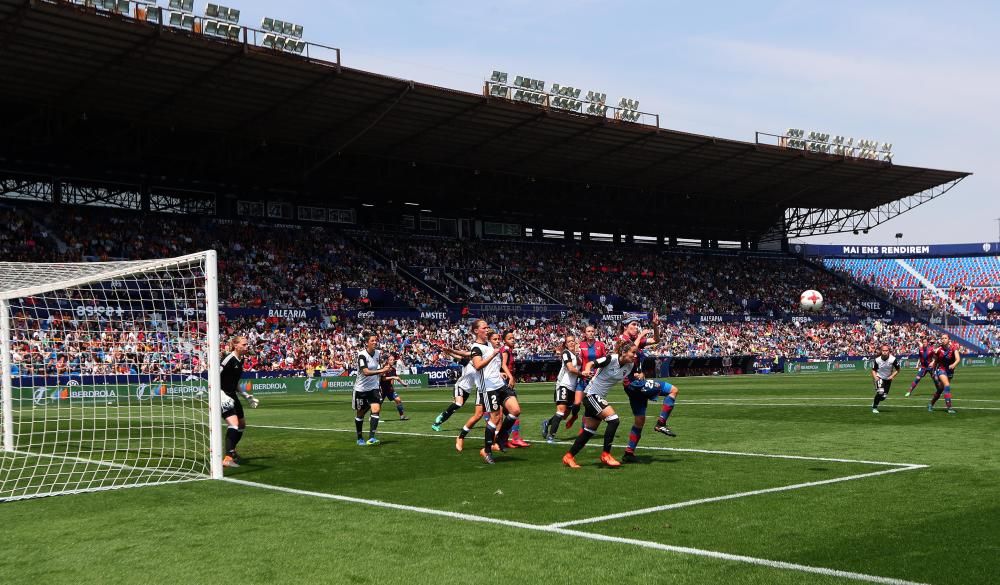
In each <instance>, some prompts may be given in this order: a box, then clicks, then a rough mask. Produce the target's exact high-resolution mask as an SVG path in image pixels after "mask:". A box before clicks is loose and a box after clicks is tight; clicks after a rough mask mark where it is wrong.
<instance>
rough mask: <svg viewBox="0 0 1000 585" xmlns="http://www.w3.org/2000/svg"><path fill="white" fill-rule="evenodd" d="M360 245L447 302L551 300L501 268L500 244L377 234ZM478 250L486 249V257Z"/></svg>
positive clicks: (507, 257)
mask: <svg viewBox="0 0 1000 585" xmlns="http://www.w3.org/2000/svg"><path fill="white" fill-rule="evenodd" d="M365 241H366V243H368V244H369V245H371V246H372V247H375V248H376V249H378V250H379V251H380V252H381V253H383V254H385V256H386V257H388V258H391V259H392V260H393V261H394V262H398V263H399V264H401V265H403V266H406V267H407V268H408V269H409V270H410V271H411V272H412V273H413V274H415V275H416V276H418V277H420V278H422V279H423V280H424V281H425V282H426V283H427V284H429V285H430V286H432V287H434V288H435V289H437V290H440V291H441V292H443V293H445V294H446V295H447V296H448V299H449V300H451V301H452V302H457V303H465V302H472V303H507V304H539V303H542V304H547V303H552V302H553V299H551V298H546V297H545V295H544V294H543V293H542V291H541V290H539V289H538V288H537V285H535V284H534V283H533V282H526V281H525V280H522V279H521V278H520V277H519V276H518V275H517V274H513V273H511V272H509V271H508V270H507V266H508V261H509V260H511V259H512V258H511V255H510V253H509V251H507V250H505V248H504V246H503V245H499V246H497V247H493V246H487V247H483V246H473V245H472V244H471V243H469V242H463V241H461V240H456V239H446V238H434V237H426V236H423V237H420V236H417V237H399V236H392V235H383V234H378V235H375V234H371V235H369V236H367V237H366V238H365ZM484 250H489V254H485V253H484Z"/></svg>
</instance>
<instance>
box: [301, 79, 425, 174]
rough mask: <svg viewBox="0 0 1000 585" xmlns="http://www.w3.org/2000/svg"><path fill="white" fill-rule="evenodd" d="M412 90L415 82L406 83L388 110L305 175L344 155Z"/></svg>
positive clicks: (332, 151)
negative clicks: (346, 150) (343, 153)
mask: <svg viewBox="0 0 1000 585" xmlns="http://www.w3.org/2000/svg"><path fill="white" fill-rule="evenodd" d="M412 89H413V82H412V81H408V82H406V85H405V86H404V87H403V91H401V92H399V95H397V96H396V99H394V100H393V101H392V102H390V103H389V105H388V106H386V108H385V109H383V110H382V112H381V113H380V114H379V115H378V116H376V117H375V119H374V120H372V121H371V123H370V124H368V125H367V126H365V127H364V128H362V129H361V130H360V131H358V132H357V133H355V134H354V135H353V136H351V137H350V138H348V139H347V140H346V141H344V142H342V143H341V144H340V145H339V146H337V147H336V148H334V149H333V150H331V151H330V152H329V154H327V155H326V156H324V157H323V158H321V159H320V160H319V162H317V163H316V164H314V165H312V166H311V167H309V168H308V169H306V171H305V173H304V174H305V175H306V176H309V175H311V174H312V173H313V172H315V171H316V169H318V168H320V167H322V166H323V165H325V164H326V163H327V162H329V161H330V159H332V158H333V157H335V156H337V155H339V154H340V153H342V152H343V151H344V149H345V148H347V147H348V146H350V145H351V144H354V142H355V141H356V140H358V139H359V138H361V137H362V136H364V135H365V134H367V133H368V131H369V130H371V129H372V128H374V127H375V126H378V123H379V122H381V121H382V118H385V116H386V114H388V113H389V112H391V111H392V110H393V108H395V107H396V105H397V104H399V102H401V101H402V100H403V98H404V97H406V95H407V94H408V93H410V91H411V90H412Z"/></svg>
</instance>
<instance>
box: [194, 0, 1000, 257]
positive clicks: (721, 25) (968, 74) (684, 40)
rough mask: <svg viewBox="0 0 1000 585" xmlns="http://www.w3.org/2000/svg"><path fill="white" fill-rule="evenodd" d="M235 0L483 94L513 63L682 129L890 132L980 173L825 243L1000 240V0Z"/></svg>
mask: <svg viewBox="0 0 1000 585" xmlns="http://www.w3.org/2000/svg"><path fill="white" fill-rule="evenodd" d="M231 1H232V4H231V5H232V6H233V7H234V8H239V9H240V10H241V11H242V16H241V23H242V24H246V25H250V26H259V24H260V18H261V17H262V16H272V17H275V18H279V19H285V20H289V21H292V22H296V23H299V24H302V25H304V26H305V36H304V38H305V39H306V40H309V41H313V42H316V43H321V44H324V45H330V46H335V47H339V48H340V49H342V51H343V57H342V58H343V64H344V65H345V66H348V67H354V68H359V69H364V70H368V71H374V72H378V73H382V74H387V75H393V76H396V77H401V78H407V79H413V80H415V81H418V82H422V83H431V84H435V85H440V86H445V87H450V88H454V89H460V90H466V91H471V92H478V91H480V90H481V87H482V81H483V79H484V78H485V77H487V76H489V73H490V71H492V70H493V69H501V70H503V71H507V72H509V73H510V74H511V75H512V76H513V75H518V74H520V75H526V76H529V77H533V78H536V79H543V80H545V82H546V83H547V84H549V85H551V83H553V82H557V83H560V84H563V85H571V86H574V87H580V88H583V90H584V93H586V91H587V90H589V89H594V90H600V91H603V92H606V93H607V94H608V101H609V102H611V101H614V102H615V103H617V101H618V98H620V97H632V98H636V99H638V100H639V101H640V105H641V109H642V110H643V111H647V112H654V113H658V114H659V115H660V121H661V122H660V123H661V126H663V127H666V128H671V129H677V130H683V131H688V132H696V133H700V134H708V135H714V136H720V137H724V138H731V139H737V140H747V141H752V140H753V139H754V132H755V131H758V130H760V131H765V132H775V133H777V132H781V131H783V130H785V129H786V128H789V127H796V128H803V129H806V130H821V131H825V132H829V133H831V134H842V135H845V136H856V137H865V138H872V139H876V140H887V141H889V142H892V143H893V144H894V146H893V151H894V152H895V161H896V162H897V163H898V164H906V165H916V166H930V167H934V168H943V169H949V170H962V171H972V172H973V173H975V174H974V175H973V176H972V177H970V178H968V179H966V180H965V181H964V182H962V183H961V184H959V186H958V187H956V188H955V189H953V190H952V191H951V192H949V193H948V194H947V195H945V196H944V197H942V198H939V199H937V200H935V201H932V202H930V203H928V204H926V205H924V206H923V207H920V208H917V209H915V210H913V211H910V212H909V213H907V214H905V215H903V216H901V217H899V218H898V219H895V220H893V221H890V222H888V223H887V224H885V225H884V226H883V227H881V228H878V229H875V230H873V231H872V232H871V233H870V234H868V235H867V236H865V235H859V236H853V235H850V234H839V235H834V236H822V237H818V238H813V239H812V240H810V241H812V242H814V243H859V244H860V243H895V239H894V237H893V236H894V234H895V233H896V232H902V233H903V234H904V237H903V240H902V242H903V243H949V242H975V241H997V240H998V222H997V221H996V218H1000V170H998V169H997V167H998V166H1000V165H998V164H997V158H998V154H1000V152H998V149H997V146H996V145H997V138H996V137H997V136H1000V132H998V131H1000V115H998V113H997V109H998V107H1000V41H998V40H997V39H998V38H1000V34H998V33H997V32H996V31H997V26H998V24H1000V5H996V4H990V3H985V2H983V3H979V2H968V3H945V2H926V3H924V2H851V1H847V2H837V3H830V2H827V3H816V2H732V3H722V2H720V3H712V2H690V1H689V2H643V1H632V2H615V1H605V2H592V1H589V0H576V1H574V2H564V1H543V0H537V1H528V0H509V1H506V2H483V1H480V2H476V1H471V0H470V1H465V2H457V1H444V0H442V1H432V2H420V1H411V2H388V1H377V0H370V1H360V2H359V1H353V2H342V1H329V2H319V1H317V0H311V1H306V0H285V1H283V2H262V1H259V0H231ZM202 8H203V6H201V5H196V9H197V10H201V9H202Z"/></svg>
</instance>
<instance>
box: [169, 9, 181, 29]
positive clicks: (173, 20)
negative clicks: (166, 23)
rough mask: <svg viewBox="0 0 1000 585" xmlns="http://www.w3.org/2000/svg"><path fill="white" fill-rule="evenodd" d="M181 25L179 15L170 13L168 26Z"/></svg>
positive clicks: (178, 13)
mask: <svg viewBox="0 0 1000 585" xmlns="http://www.w3.org/2000/svg"><path fill="white" fill-rule="evenodd" d="M180 25H181V13H180V12H171V13H170V26H180Z"/></svg>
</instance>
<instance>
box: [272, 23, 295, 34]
mask: <svg viewBox="0 0 1000 585" xmlns="http://www.w3.org/2000/svg"><path fill="white" fill-rule="evenodd" d="M294 27H295V25H293V24H292V23H290V22H285V23H282V27H281V32H282V33H283V34H286V35H289V36H291V34H292V30H293V29H294ZM275 32H277V31H275Z"/></svg>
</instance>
